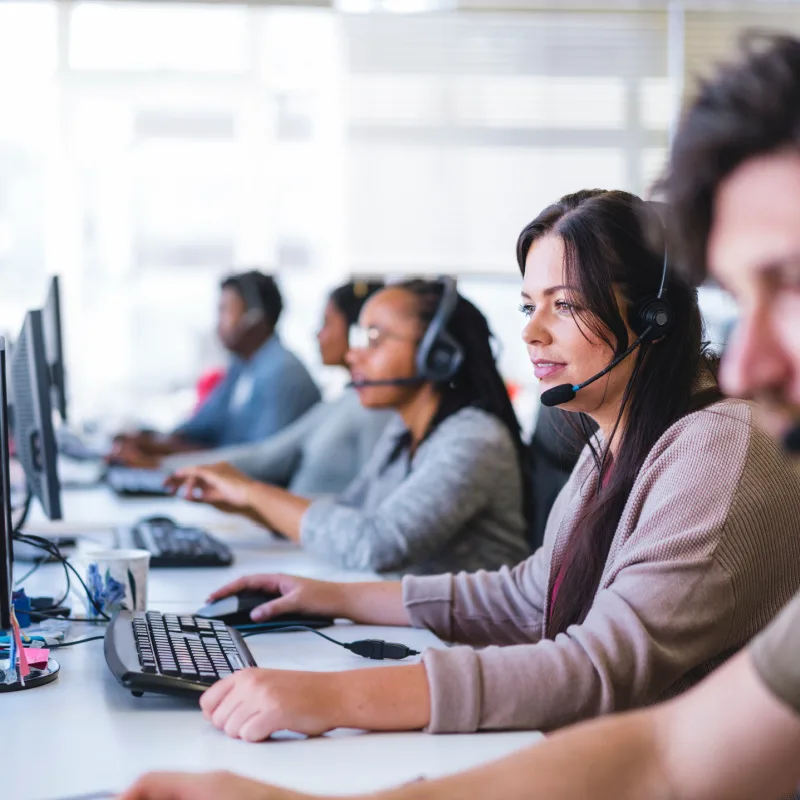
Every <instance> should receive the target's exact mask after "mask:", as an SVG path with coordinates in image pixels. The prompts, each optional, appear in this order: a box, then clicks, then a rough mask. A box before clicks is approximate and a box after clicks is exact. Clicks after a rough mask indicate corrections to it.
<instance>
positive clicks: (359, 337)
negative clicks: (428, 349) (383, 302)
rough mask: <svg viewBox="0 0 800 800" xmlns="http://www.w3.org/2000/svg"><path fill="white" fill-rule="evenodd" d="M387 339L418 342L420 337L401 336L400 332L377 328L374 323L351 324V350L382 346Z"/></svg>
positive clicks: (349, 336) (349, 337) (348, 339)
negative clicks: (364, 324)
mask: <svg viewBox="0 0 800 800" xmlns="http://www.w3.org/2000/svg"><path fill="white" fill-rule="evenodd" d="M387 339H397V340H398V341H400V342H412V343H413V344H418V343H419V340H418V339H412V338H411V337H409V336H401V335H400V334H399V333H392V332H391V331H387V330H384V329H383V328H377V327H375V326H374V325H370V326H369V327H364V326H363V325H351V326H350V331H349V334H348V337H347V341H348V344H349V345H350V349H351V350H374V349H375V348H376V347H380V346H381V344H383V342H385V341H386V340H387Z"/></svg>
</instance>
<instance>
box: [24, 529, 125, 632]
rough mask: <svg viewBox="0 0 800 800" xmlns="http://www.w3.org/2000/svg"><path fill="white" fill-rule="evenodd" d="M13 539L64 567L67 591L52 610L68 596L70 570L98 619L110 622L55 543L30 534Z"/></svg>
mask: <svg viewBox="0 0 800 800" xmlns="http://www.w3.org/2000/svg"><path fill="white" fill-rule="evenodd" d="M14 539H15V540H17V541H19V542H24V543H25V544H30V545H32V546H33V547H38V548H39V549H40V550H44V551H45V552H46V553H49V554H50V555H51V556H53V558H55V559H56V560H57V561H59V562H60V563H61V565H62V566H63V567H64V574H65V575H66V578H67V590H66V591H65V592H64V596H63V597H62V598H61V600H59V601H58V602H57V603H56V604H55V605H54V606H53V608H58V607H59V606H60V605H61V604H62V603H63V602H64V601H65V600H66V599H67V597H68V596H69V590H70V577H69V572H70V570H71V571H72V572H73V573H74V575H75V577H76V578H77V579H78V582H79V583H80V585H81V586H82V587H83V590H84V591H85V592H86V596H87V597H88V598H89V602H90V603H91V604H92V607H93V608H94V610H95V611H96V612H97V613H98V614H99V616H100V617H102V618H103V620H104V621H105V622H110V621H111V617H109V616H108V614H106V613H105V612H104V611H103V609H102V608H101V607H100V606H99V605H98V604H97V603H96V602H95V600H94V598H93V597H92V594H91V592H90V591H89V587H88V586H87V585H86V583H85V581H84V580H83V578H82V577H81V575H80V573H79V572H78V570H76V569H75V567H74V566H73V565H72V564H70V563H69V561H68V560H67V558H66V557H65V556H64V555H63V554H62V553H61V550H60V549H59V547H58V545H57V544H56V543H55V542H53V541H51V540H49V539H45V538H43V537H41V536H36V535H34V534H32V533H16V534H14ZM48 610H49V609H46V608H44V609H42V611H44V612H47V611H48Z"/></svg>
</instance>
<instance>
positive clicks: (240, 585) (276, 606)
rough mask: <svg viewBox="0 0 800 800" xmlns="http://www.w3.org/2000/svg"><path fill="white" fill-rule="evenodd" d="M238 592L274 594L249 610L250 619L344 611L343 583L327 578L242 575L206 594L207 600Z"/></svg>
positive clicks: (327, 613) (327, 614)
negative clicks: (317, 579) (274, 596)
mask: <svg viewBox="0 0 800 800" xmlns="http://www.w3.org/2000/svg"><path fill="white" fill-rule="evenodd" d="M242 591H256V592H265V593H266V594H274V595H277V596H276V598H275V599H274V600H270V601H269V602H267V603H263V604H262V605H260V606H256V608H254V609H253V611H252V612H251V613H250V617H251V619H252V620H253V621H254V622H263V621H264V620H268V619H272V618H274V617H277V616H280V615H282V614H293V613H298V612H299V613H304V614H320V615H323V616H329V617H334V616H337V615H340V614H342V613H343V612H344V597H343V596H344V586H343V585H342V584H340V583H333V582H331V581H316V580H312V579H311V578H298V577H295V576H294V575H246V576H244V577H242V578H237V579H236V580H235V581H232V582H231V583H228V584H226V585H225V586H222V587H221V588H219V589H217V590H216V591H215V592H212V593H211V595H210V596H209V598H208V600H209V602H212V601H214V600H219V599H220V598H222V597H228V596H229V595H232V594H236V593H237V592H242Z"/></svg>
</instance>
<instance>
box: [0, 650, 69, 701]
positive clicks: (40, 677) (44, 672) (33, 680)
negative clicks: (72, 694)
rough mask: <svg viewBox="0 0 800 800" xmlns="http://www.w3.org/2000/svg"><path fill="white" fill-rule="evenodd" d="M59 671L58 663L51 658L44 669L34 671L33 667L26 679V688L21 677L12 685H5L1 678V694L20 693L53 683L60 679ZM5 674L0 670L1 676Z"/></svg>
mask: <svg viewBox="0 0 800 800" xmlns="http://www.w3.org/2000/svg"><path fill="white" fill-rule="evenodd" d="M59 669H60V667H59V664H58V661H56V660H55V659H54V658H51V659H50V660H49V661H48V662H47V666H46V667H45V668H44V669H34V668H33V667H31V671H30V674H29V675H28V677H27V678H25V685H24V686H23V685H22V683H21V681H20V679H19V677H17V679H16V680H15V681H12V682H11V683H4V682H3V681H2V679H1V678H0V694H2V693H3V692H20V691H23V690H24V689H35V688H36V687H37V686H44V685H45V684H46V683H52V682H53V681H54V680H55V679H56V678H57V677H58V671H59ZM4 674H5V673H4V672H3V671H2V670H0V676H1V675H4Z"/></svg>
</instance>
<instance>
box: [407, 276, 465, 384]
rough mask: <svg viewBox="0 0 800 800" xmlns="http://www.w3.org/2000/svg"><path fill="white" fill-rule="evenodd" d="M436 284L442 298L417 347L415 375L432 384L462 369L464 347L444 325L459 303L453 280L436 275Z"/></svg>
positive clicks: (444, 379)
mask: <svg viewBox="0 0 800 800" xmlns="http://www.w3.org/2000/svg"><path fill="white" fill-rule="evenodd" d="M439 283H441V285H442V299H441V300H440V301H439V306H438V307H437V309H436V313H435V314H434V315H433V319H432V320H431V321H430V323H429V324H428V328H427V330H426V331H425V335H424V336H423V337H422V341H421V342H420V344H419V347H418V348H417V375H416V377H417V378H418V379H420V380H426V381H432V382H433V383H447V382H448V381H451V380H452V379H453V377H454V376H455V374H456V373H457V372H458V371H459V369H461V365H462V364H463V363H464V350H463V348H462V347H461V345H460V344H459V343H458V342H457V341H456V340H455V339H454V338H453V337H452V336H451V335H450V334H449V333H448V332H447V325H448V323H449V322H450V320H451V319H452V317H453V314H454V313H455V310H456V306H457V305H458V289H457V287H456V282H455V279H454V278H451V277H450V276H449V275H444V276H442V277H441V278H439Z"/></svg>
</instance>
